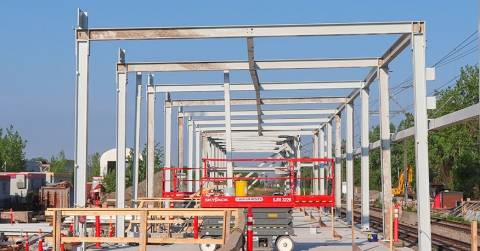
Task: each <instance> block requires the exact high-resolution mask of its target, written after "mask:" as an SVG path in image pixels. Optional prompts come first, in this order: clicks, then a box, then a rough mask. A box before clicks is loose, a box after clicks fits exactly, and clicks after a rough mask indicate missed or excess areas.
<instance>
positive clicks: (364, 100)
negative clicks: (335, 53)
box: [360, 88, 370, 231]
mask: <svg viewBox="0 0 480 251" xmlns="http://www.w3.org/2000/svg"><path fill="white" fill-rule="evenodd" d="M369 98H370V95H369V89H368V88H364V89H362V90H361V92H360V99H361V100H360V101H361V108H360V109H361V127H360V130H361V132H360V133H361V135H360V140H361V143H360V144H361V149H362V156H361V161H362V163H361V165H362V167H361V169H362V171H361V173H362V175H361V176H362V177H361V182H362V229H363V230H364V231H370V201H369V200H370V167H369V166H370V163H369V160H370V159H369V151H370V150H369V148H370V140H369V135H368V134H369V131H368V129H369V118H368V106H369V105H368V102H369Z"/></svg>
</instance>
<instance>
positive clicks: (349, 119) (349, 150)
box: [345, 103, 354, 224]
mask: <svg viewBox="0 0 480 251" xmlns="http://www.w3.org/2000/svg"><path fill="white" fill-rule="evenodd" d="M345 115H346V121H345V122H346V127H347V131H346V139H345V148H346V157H347V165H346V172H347V173H346V174H347V175H346V176H347V180H346V181H347V222H348V224H351V223H353V208H352V203H351V201H352V200H353V135H354V134H353V122H354V121H353V103H348V104H346V109H345Z"/></svg>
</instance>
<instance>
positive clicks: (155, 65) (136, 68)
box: [117, 58, 380, 72]
mask: <svg viewBox="0 0 480 251" xmlns="http://www.w3.org/2000/svg"><path fill="white" fill-rule="evenodd" d="M379 63H380V62H379V59H378V58H335V59H306V60H305V59H301V60H299V59H297V60H258V61H255V65H254V66H253V69H254V70H288V69H320V68H364V67H378V66H379ZM117 70H118V71H127V72H182V71H223V70H226V71H233V70H250V65H249V62H248V61H199V62H130V63H128V64H117Z"/></svg>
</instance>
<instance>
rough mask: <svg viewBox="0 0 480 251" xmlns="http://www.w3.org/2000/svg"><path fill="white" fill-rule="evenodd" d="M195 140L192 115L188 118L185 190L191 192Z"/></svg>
mask: <svg viewBox="0 0 480 251" xmlns="http://www.w3.org/2000/svg"><path fill="white" fill-rule="evenodd" d="M194 140H195V135H194V130H193V120H192V117H190V118H189V119H188V171H187V180H188V182H187V191H188V192H193V172H192V168H193V141H194Z"/></svg>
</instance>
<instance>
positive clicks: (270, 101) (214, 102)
mask: <svg viewBox="0 0 480 251" xmlns="http://www.w3.org/2000/svg"><path fill="white" fill-rule="evenodd" d="M286 100H288V102H286ZM256 102H257V101H256V100H255V99H231V100H230V105H255V104H256ZM344 102H349V98H345V97H316V98H264V99H262V104H263V105H283V104H287V103H288V104H290V105H297V104H298V105H301V104H328V103H344ZM224 105H225V100H223V99H210V100H172V106H183V107H185V106H224Z"/></svg>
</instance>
